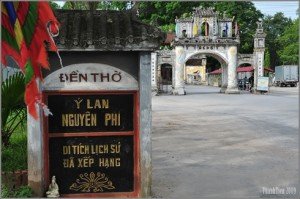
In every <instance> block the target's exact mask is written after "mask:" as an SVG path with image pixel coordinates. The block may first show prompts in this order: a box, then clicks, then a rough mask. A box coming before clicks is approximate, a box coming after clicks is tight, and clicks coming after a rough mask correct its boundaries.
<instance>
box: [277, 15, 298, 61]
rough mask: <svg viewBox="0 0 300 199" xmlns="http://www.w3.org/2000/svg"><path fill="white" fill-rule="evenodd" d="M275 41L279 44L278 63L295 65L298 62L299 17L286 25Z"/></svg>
mask: <svg viewBox="0 0 300 199" xmlns="http://www.w3.org/2000/svg"><path fill="white" fill-rule="evenodd" d="M276 41H277V42H278V43H279V46H280V48H279V50H278V55H279V58H280V64H296V65H297V64H298V63H299V18H298V19H296V20H294V21H293V22H292V24H291V25H289V26H288V27H286V29H285V31H284V32H283V34H282V35H281V36H280V37H279V38H278V39H277V40H276Z"/></svg>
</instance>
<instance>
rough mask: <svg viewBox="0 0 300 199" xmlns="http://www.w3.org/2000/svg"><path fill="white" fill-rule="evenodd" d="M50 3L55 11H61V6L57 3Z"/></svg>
mask: <svg viewBox="0 0 300 199" xmlns="http://www.w3.org/2000/svg"><path fill="white" fill-rule="evenodd" d="M49 3H50V6H51V8H52V9H53V10H55V9H60V6H59V5H58V4H57V3H55V2H53V1H50V2H49Z"/></svg>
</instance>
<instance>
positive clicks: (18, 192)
mask: <svg viewBox="0 0 300 199" xmlns="http://www.w3.org/2000/svg"><path fill="white" fill-rule="evenodd" d="M31 196H32V189H31V188H30V187H29V186H21V187H19V188H17V189H13V190H9V189H8V188H7V187H6V186H4V185H2V189H1V198H30V197H31Z"/></svg>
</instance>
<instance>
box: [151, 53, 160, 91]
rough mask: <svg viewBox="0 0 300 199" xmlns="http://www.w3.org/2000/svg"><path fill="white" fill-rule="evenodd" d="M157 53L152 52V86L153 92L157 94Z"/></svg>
mask: <svg viewBox="0 0 300 199" xmlns="http://www.w3.org/2000/svg"><path fill="white" fill-rule="evenodd" d="M157 81H158V80H157V53H151V87H152V92H153V94H157V92H158V86H157V83H158V82H157Z"/></svg>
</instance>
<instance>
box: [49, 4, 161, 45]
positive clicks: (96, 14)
mask: <svg viewBox="0 0 300 199" xmlns="http://www.w3.org/2000/svg"><path fill="white" fill-rule="evenodd" d="M55 14H56V16H57V19H58V20H59V21H60V23H61V27H60V34H59V36H58V37H57V38H55V40H56V43H57V45H58V48H59V49H60V50H100V51H118V50H124V51H149V50H155V49H158V48H159V46H160V44H161V43H162V42H163V41H164V40H165V34H164V33H163V32H162V31H161V30H160V29H159V28H157V27H153V26H150V25H148V24H145V23H143V22H141V21H139V20H138V19H137V17H136V15H134V14H133V13H132V12H131V11H107V10H96V11H93V12H91V11H89V10H56V11H55Z"/></svg>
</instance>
